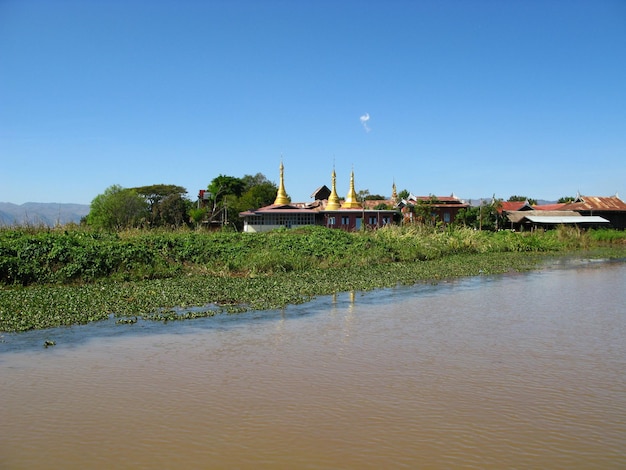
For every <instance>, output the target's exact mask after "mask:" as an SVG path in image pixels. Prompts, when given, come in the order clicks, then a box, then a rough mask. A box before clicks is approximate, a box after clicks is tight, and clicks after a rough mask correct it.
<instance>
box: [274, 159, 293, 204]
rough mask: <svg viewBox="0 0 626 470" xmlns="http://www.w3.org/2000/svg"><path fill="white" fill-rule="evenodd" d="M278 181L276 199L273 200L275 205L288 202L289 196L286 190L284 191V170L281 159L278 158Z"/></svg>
mask: <svg viewBox="0 0 626 470" xmlns="http://www.w3.org/2000/svg"><path fill="white" fill-rule="evenodd" d="M279 169H280V182H279V183H278V193H277V194H276V200H275V201H274V204H276V205H283V204H289V202H290V201H289V196H287V192H286V191H285V181H284V180H285V178H284V172H285V167H284V166H283V160H282V159H281V160H280V167H279Z"/></svg>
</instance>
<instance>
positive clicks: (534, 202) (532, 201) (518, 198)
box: [508, 196, 537, 206]
mask: <svg viewBox="0 0 626 470" xmlns="http://www.w3.org/2000/svg"><path fill="white" fill-rule="evenodd" d="M526 201H528V204H530V205H531V206H536V205H537V199H532V198H529V197H526V196H511V197H510V198H509V199H508V202H526Z"/></svg>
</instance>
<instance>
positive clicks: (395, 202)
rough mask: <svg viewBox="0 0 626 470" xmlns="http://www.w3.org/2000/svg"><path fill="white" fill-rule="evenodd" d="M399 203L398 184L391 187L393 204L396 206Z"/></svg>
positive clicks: (394, 183)
mask: <svg viewBox="0 0 626 470" xmlns="http://www.w3.org/2000/svg"><path fill="white" fill-rule="evenodd" d="M397 203H398V192H397V191H396V182H395V181H394V182H393V184H392V185H391V204H393V205H394V206H395V205H396V204H397Z"/></svg>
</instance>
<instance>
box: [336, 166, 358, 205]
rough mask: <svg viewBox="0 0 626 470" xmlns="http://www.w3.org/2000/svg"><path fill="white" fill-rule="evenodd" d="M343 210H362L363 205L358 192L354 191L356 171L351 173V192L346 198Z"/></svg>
mask: <svg viewBox="0 0 626 470" xmlns="http://www.w3.org/2000/svg"><path fill="white" fill-rule="evenodd" d="M341 208H342V209H360V208H361V204H359V201H358V199H357V195H356V191H355V190H354V170H352V173H350V190H349V191H348V195H347V196H346V200H345V202H344V203H343V204H342V205H341Z"/></svg>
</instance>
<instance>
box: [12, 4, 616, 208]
mask: <svg viewBox="0 0 626 470" xmlns="http://www.w3.org/2000/svg"><path fill="white" fill-rule="evenodd" d="M367 116H369V119H367V120H365V117H367ZM281 158H282V161H283V163H284V165H285V186H286V190H287V192H288V193H289V195H290V196H291V197H292V200H294V201H310V200H311V199H310V195H311V193H312V192H313V191H314V190H315V189H316V188H317V187H319V186H321V185H322V184H326V185H328V186H330V182H331V179H330V175H331V172H332V170H333V165H334V168H335V170H336V172H337V191H338V193H339V195H340V196H343V195H345V194H346V193H347V191H348V185H349V179H350V172H351V171H352V169H354V173H355V185H356V189H357V191H359V190H366V189H367V190H369V191H370V193H372V194H381V195H384V196H389V195H390V193H391V185H392V183H393V182H394V181H395V183H396V186H397V188H398V190H402V189H408V190H409V191H411V192H413V193H415V194H418V195H429V194H435V195H442V196H443V195H450V194H452V193H454V194H455V195H457V196H459V197H461V198H464V199H476V198H479V197H489V196H492V195H494V194H495V195H496V197H500V198H503V199H508V197H509V196H511V195H525V196H528V197H532V198H535V199H547V200H556V199H558V198H559V197H561V196H568V195H572V196H573V195H576V193H577V191H580V193H581V194H587V195H596V196H609V195H613V194H615V193H616V192H618V193H619V195H620V197H622V199H626V198H625V196H626V2H625V1H623V0H589V1H579V0H562V1H555V0H536V1H535V0H520V1H516V0H507V1H502V0H493V1H488V0H481V1H479V0H475V1H472V0H456V1H453V0H436V1H435V0H433V1H427V0H424V1H417V0H415V1H398V0H383V1H373V0H360V1H349V0H346V1H336V0H335V1H326V0H316V1H297V0H291V1H286V0H285V1H277V0H267V1H262V0H252V1H238V0H230V1H191V0H176V1H175V0H171V1H165V0H150V1H148V0H146V1H139V0H74V1H70V0H39V1H37V0H0V201H2V202H13V203H18V204H21V203H24V202H28V201H35V202H74V203H84V204H89V203H90V202H91V200H92V199H93V198H94V197H95V196H96V195H98V194H100V193H102V192H103V191H104V190H105V189H106V188H107V187H109V186H111V185H113V184H119V185H121V186H124V187H133V186H142V185H149V184H157V183H165V184H176V185H180V186H184V187H185V188H187V190H188V192H189V197H190V198H192V199H195V198H196V196H197V193H198V190H199V189H203V188H206V186H207V185H208V184H209V183H210V181H211V180H212V179H213V178H214V177H216V176H218V175H220V174H224V175H229V176H237V177H241V176H244V175H246V174H256V173H263V174H264V175H265V176H267V177H268V178H269V179H270V180H272V181H275V182H276V183H278V175H279V173H278V167H279V165H280V162H281Z"/></svg>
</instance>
